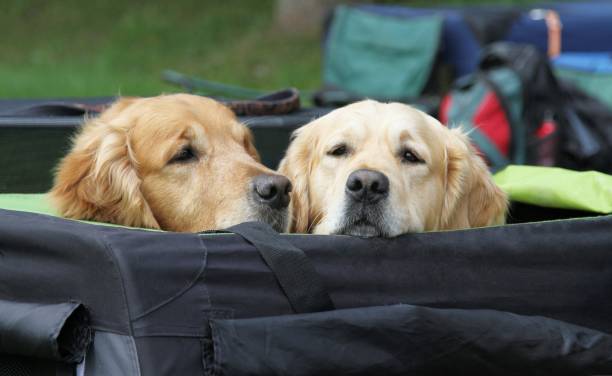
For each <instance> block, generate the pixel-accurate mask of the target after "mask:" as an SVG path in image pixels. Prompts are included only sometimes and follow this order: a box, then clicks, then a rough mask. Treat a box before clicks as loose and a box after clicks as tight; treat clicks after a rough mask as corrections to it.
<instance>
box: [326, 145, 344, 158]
mask: <svg viewBox="0 0 612 376" xmlns="http://www.w3.org/2000/svg"><path fill="white" fill-rule="evenodd" d="M347 153H348V147H347V146H346V145H345V144H340V145H336V146H334V147H333V148H332V149H331V150H330V151H328V152H327V155H332V156H334V157H341V156H343V155H345V154H347Z"/></svg>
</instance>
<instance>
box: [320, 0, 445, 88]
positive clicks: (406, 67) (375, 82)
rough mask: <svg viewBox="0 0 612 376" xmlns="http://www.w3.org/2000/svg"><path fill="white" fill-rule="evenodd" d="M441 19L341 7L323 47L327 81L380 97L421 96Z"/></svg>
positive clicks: (437, 37) (439, 31) (437, 39)
mask: <svg viewBox="0 0 612 376" xmlns="http://www.w3.org/2000/svg"><path fill="white" fill-rule="evenodd" d="M441 31H442V18H441V17H439V16H422V17H415V18H411V19H409V20H406V19H400V18H396V17H387V16H381V15H376V14H372V13H369V12H366V11H362V10H359V9H356V8H352V7H348V6H339V7H337V8H336V10H335V12H334V18H333V21H332V24H331V27H330V29H329V34H328V38H327V44H326V47H325V61H324V81H325V83H326V84H327V85H331V86H334V87H338V88H340V89H343V90H346V91H347V92H350V93H353V94H357V95H362V96H367V97H372V98H378V99H406V98H415V97H418V96H419V95H420V94H421V92H422V91H423V88H424V87H425V84H426V83H427V80H428V78H429V75H430V73H431V69H432V66H433V65H434V58H435V55H436V52H437V51H438V45H439V42H440V33H441Z"/></svg>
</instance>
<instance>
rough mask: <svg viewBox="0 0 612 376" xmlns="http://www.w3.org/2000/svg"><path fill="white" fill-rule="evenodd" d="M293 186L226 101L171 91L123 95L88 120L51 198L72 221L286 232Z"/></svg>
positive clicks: (193, 229)
mask: <svg viewBox="0 0 612 376" xmlns="http://www.w3.org/2000/svg"><path fill="white" fill-rule="evenodd" d="M290 190H291V184H290V182H289V180H288V179H287V178H286V177H284V176H281V175H278V174H277V173H276V172H274V171H272V170H270V169H268V168H266V167H265V166H263V165H262V164H261V163H259V156H258V154H257V151H256V150H255V147H254V146H253V141H252V135H251V132H250V131H249V130H248V129H247V128H246V127H245V126H244V125H242V124H240V123H239V122H238V121H237V119H236V117H235V116H234V114H233V113H232V112H231V111H230V110H229V109H228V108H227V107H225V106H224V105H222V104H220V103H218V102H216V101H214V100H212V99H208V98H204V97H200V96H195V95H188V94H174V95H162V96H158V97H152V98H124V99H120V100H118V101H117V102H116V103H114V104H113V105H112V106H111V107H110V108H108V109H107V110H106V111H104V112H103V113H102V114H101V115H100V116H99V117H98V118H93V119H90V120H88V121H86V122H85V124H84V126H83V127H82V129H81V130H80V132H79V133H78V135H77V136H76V138H75V139H74V142H73V146H72V150H71V151H70V152H69V154H68V155H67V156H66V157H65V158H64V159H63V160H62V161H61V163H60V165H59V167H58V170H57V173H56V176H55V184H54V187H53V188H52V190H51V198H52V201H53V202H54V204H55V206H56V207H57V208H58V210H59V213H60V214H61V215H63V216H65V217H68V218H75V219H88V220H95V221H103V222H111V223H115V224H120V225H126V226H136V227H147V228H153V229H163V230H170V231H188V232H196V231H203V230H210V229H219V228H225V227H228V226H230V225H233V224H237V223H240V222H244V221H248V220H260V221H264V222H268V223H269V224H271V225H272V226H273V227H274V228H275V229H276V230H277V231H285V230H286V228H287V225H288V222H289V221H288V219H287V218H288V216H287V214H288V208H287V207H288V204H289V191H290Z"/></svg>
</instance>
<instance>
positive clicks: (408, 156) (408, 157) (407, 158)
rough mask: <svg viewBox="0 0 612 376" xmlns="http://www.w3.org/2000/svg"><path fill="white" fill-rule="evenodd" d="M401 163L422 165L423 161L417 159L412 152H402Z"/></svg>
mask: <svg viewBox="0 0 612 376" xmlns="http://www.w3.org/2000/svg"><path fill="white" fill-rule="evenodd" d="M402 161H403V162H407V163H422V162H423V160H422V159H421V158H419V157H418V156H417V155H416V154H414V153H413V152H412V150H408V149H406V150H404V151H403V152H402Z"/></svg>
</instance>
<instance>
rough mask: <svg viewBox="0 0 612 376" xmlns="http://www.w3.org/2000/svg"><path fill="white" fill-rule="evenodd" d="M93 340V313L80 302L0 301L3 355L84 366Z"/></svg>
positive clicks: (0, 349) (0, 347)
mask: <svg viewBox="0 0 612 376" xmlns="http://www.w3.org/2000/svg"><path fill="white" fill-rule="evenodd" d="M92 338H93V332H92V330H91V328H90V327H89V314H88V313H87V310H86V309H85V307H83V305H82V304H80V303H77V302H67V303H57V304H37V303H19V302H11V301H6V300H0V353H9V354H15V355H22V356H29V357H35V358H41V359H50V360H56V361H61V362H66V363H80V362H81V361H82V360H83V357H84V356H85V351H87V348H88V346H89V344H90V343H91V341H92Z"/></svg>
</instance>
